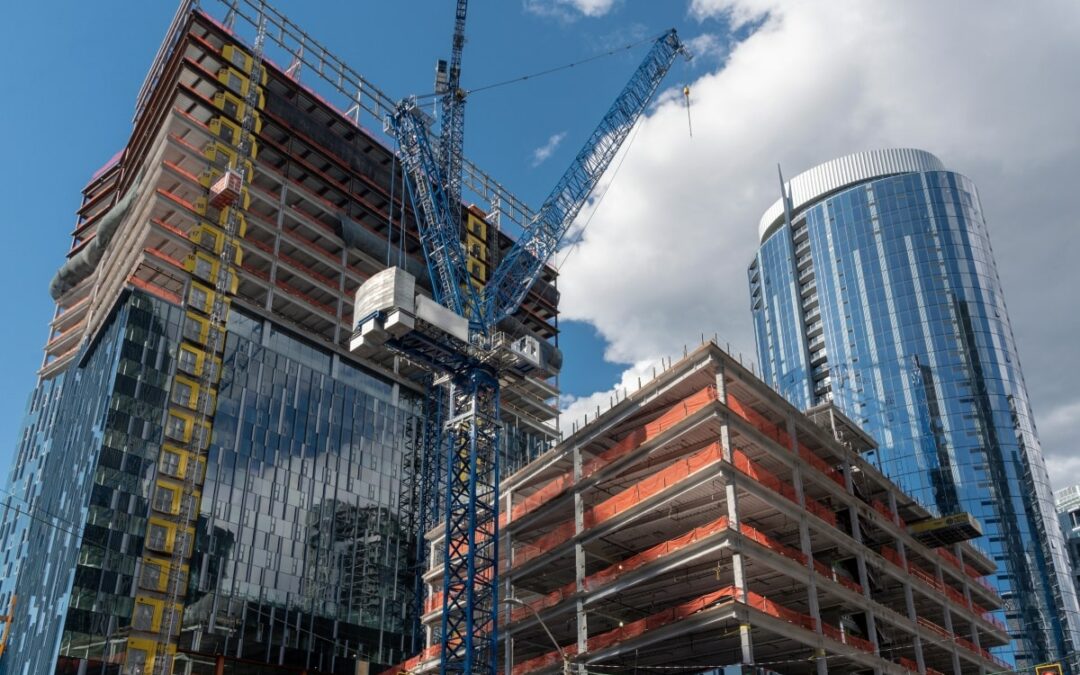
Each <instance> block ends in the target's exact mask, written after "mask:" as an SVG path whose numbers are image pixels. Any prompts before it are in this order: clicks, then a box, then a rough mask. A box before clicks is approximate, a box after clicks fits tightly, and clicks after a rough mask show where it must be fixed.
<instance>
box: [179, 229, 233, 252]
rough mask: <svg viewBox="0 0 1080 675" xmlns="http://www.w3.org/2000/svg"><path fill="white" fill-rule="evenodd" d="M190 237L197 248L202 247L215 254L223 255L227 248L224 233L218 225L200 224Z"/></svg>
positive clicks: (192, 230)
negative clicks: (222, 252)
mask: <svg viewBox="0 0 1080 675" xmlns="http://www.w3.org/2000/svg"><path fill="white" fill-rule="evenodd" d="M188 236H189V237H190V239H191V241H192V242H194V243H195V245H196V246H201V247H202V248H205V249H208V250H211V251H213V252H214V253H221V251H222V250H223V249H224V248H225V235H224V233H222V231H221V230H219V229H218V228H217V226H216V225H211V224H210V223H199V224H198V225H197V226H195V227H193V228H192V229H191V233H190V234H189V235H188Z"/></svg>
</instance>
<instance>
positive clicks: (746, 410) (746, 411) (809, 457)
mask: <svg viewBox="0 0 1080 675" xmlns="http://www.w3.org/2000/svg"><path fill="white" fill-rule="evenodd" d="M727 406H728V408H730V409H731V410H732V412H734V413H735V414H737V415H738V416H739V417H742V418H743V419H744V420H746V421H747V422H749V423H750V424H752V425H753V426H754V428H756V429H757V430H758V431H760V432H761V433H762V434H764V435H765V436H767V437H768V438H770V439H772V440H774V441H776V442H777V443H778V444H780V445H782V446H783V447H785V448H791V436H789V435H788V433H787V432H786V431H784V430H783V429H781V428H780V426H779V425H778V424H774V423H773V422H771V421H769V420H768V419H767V418H766V417H765V416H764V415H762V414H761V413H759V412H758V411H756V410H754V409H753V408H751V407H750V406H747V405H743V404H742V402H740V401H739V400H738V399H737V398H735V397H734V396H731V395H730V394H729V395H728V400H727ZM798 449H799V450H798V452H799V457H802V458H803V460H804V461H806V462H807V463H808V464H810V465H811V466H813V467H814V468H815V469H817V470H818V471H820V472H821V473H823V474H825V475H826V476H828V477H829V478H831V479H832V480H833V481H834V482H835V483H836V484H837V485H839V486H840V487H842V488H845V489H846V486H845V485H844V474H842V473H840V472H839V471H837V470H836V468H835V467H832V466H829V463H828V462H826V461H825V460H824V459H822V458H821V457H819V456H818V455H817V454H815V453H814V452H813V451H812V450H810V448H808V447H806V446H805V445H803V444H802V443H799V444H798Z"/></svg>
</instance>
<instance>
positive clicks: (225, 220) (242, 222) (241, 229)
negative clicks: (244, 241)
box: [218, 206, 247, 238]
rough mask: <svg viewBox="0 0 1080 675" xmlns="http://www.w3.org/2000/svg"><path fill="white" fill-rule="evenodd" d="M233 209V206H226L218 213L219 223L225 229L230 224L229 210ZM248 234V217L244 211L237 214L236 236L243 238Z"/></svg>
mask: <svg viewBox="0 0 1080 675" xmlns="http://www.w3.org/2000/svg"><path fill="white" fill-rule="evenodd" d="M232 210H233V207H231V206H226V207H225V208H223V209H221V213H219V214H218V225H220V226H221V227H222V229H224V228H225V227H228V225H229V212H230V211H232ZM245 234H247V218H245V217H244V214H243V213H238V214H236V236H237V237H240V238H243V236H244V235H245Z"/></svg>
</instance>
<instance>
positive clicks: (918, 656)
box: [890, 495, 926, 675]
mask: <svg viewBox="0 0 1080 675" xmlns="http://www.w3.org/2000/svg"><path fill="white" fill-rule="evenodd" d="M891 496H892V495H890V497H891ZM891 501H893V502H894V503H895V500H891ZM894 513H895V511H894ZM893 541H894V542H895V543H896V552H897V553H898V554H899V555H900V562H902V563H903V565H904V570H905V571H906V570H907V547H906V546H904V540H903V539H900V538H897V539H894V540H893ZM903 584H904V605H905V607H906V608H907V617H908V619H909V620H910V621H912V622H913V623H916V624H917V623H918V622H919V615H918V613H917V612H916V611H915V596H914V594H913V593H912V591H911V578H910V576H907V575H906V576H905V578H904V582H903ZM912 645H913V647H914V649H915V663H916V664H918V666H919V673H920V674H921V675H925V673H926V661H925V660H924V658H923V650H922V638H921V637H920V636H919V634H918V633H916V634H915V636H914V639H913V641H912Z"/></svg>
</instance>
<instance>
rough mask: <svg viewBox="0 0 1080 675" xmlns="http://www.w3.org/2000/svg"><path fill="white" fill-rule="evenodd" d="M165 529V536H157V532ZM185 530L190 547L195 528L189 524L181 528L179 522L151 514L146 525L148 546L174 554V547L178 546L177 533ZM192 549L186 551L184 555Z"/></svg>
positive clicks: (152, 549)
mask: <svg viewBox="0 0 1080 675" xmlns="http://www.w3.org/2000/svg"><path fill="white" fill-rule="evenodd" d="M161 531H164V536H163V537H160V538H159V537H157V536H155V534H156V533H157V532H161ZM178 531H183V532H186V533H187V540H188V548H189V549H190V547H191V542H192V541H193V538H194V536H195V528H193V527H191V526H187V527H184V528H180V527H179V526H178V525H177V523H174V522H172V521H169V520H166V519H164V518H161V517H159V516H150V518H149V520H148V521H147V526H146V532H147V536H146V543H145V545H146V547H147V548H148V549H149V550H151V551H157V552H158V553H167V554H172V552H173V548H174V547H175V546H176V533H177V532H178ZM189 552H190V551H185V552H184V557H187V554H188V553H189Z"/></svg>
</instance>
